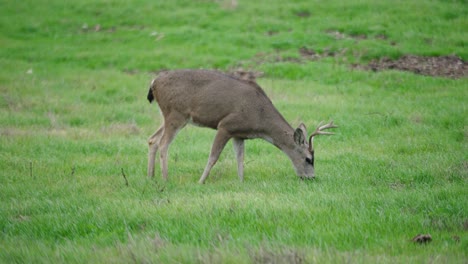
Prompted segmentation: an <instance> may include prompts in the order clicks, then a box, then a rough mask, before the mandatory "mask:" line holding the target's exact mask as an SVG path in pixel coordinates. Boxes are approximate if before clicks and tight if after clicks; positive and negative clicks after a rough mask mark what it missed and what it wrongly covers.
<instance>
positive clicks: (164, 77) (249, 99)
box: [148, 70, 337, 183]
mask: <svg viewBox="0 0 468 264" xmlns="http://www.w3.org/2000/svg"><path fill="white" fill-rule="evenodd" d="M155 98H156V101H157V102H158V105H159V108H160V109H161V112H162V115H163V117H164V123H163V125H162V126H161V127H160V128H159V129H158V130H157V131H156V132H155V133H154V134H153V135H152V136H151V137H150V138H149V140H148V144H149V154H148V176H149V177H153V176H154V163H155V157H156V152H157V151H158V149H159V151H160V161H161V171H162V176H163V178H164V179H167V153H168V148H169V145H170V144H171V142H172V140H173V139H174V138H175V136H176V134H177V132H179V131H180V130H181V129H182V128H183V127H184V126H185V125H186V124H187V123H193V124H195V125H198V126H203V127H209V128H213V129H216V130H217V133H216V137H215V139H214V142H213V146H212V147H211V154H210V157H209V159H208V164H206V167H205V170H204V171H203V174H202V176H201V178H200V181H199V183H204V182H205V180H206V178H207V177H208V174H209V173H210V171H211V168H212V167H213V166H214V165H215V163H216V161H217V160H218V158H219V155H220V154H221V151H222V150H223V149H224V146H225V145H226V143H227V142H228V141H229V140H230V139H231V138H232V139H233V141H234V150H235V152H236V158H237V174H238V176H239V178H240V180H241V181H243V179H244V140H246V139H252V138H263V139H265V140H266V141H268V142H270V143H272V144H273V145H275V146H276V147H278V148H279V149H280V150H282V151H283V152H284V153H285V154H286V155H287V156H288V157H289V159H290V160H291V162H292V164H293V166H294V168H295V170H296V174H297V175H298V176H299V177H300V178H314V148H313V139H314V136H316V135H329V134H332V133H330V132H324V131H323V130H325V129H328V128H335V127H337V126H335V125H334V124H333V122H330V123H328V124H326V125H323V126H321V125H319V126H318V127H317V129H316V130H315V131H314V132H313V133H312V134H311V135H310V137H309V140H308V141H306V139H307V131H306V127H305V125H304V124H300V126H299V127H298V128H297V129H296V130H294V129H293V128H292V127H291V126H290V125H289V124H288V122H286V120H285V119H284V118H283V116H282V115H281V114H280V113H279V112H278V110H276V108H275V107H274V106H273V104H272V102H271V101H270V99H269V98H268V97H267V95H266V94H265V92H264V91H263V90H262V88H260V86H259V85H258V84H257V83H255V82H254V81H251V80H243V79H239V78H237V77H233V76H229V75H226V74H223V73H220V72H216V71H207V70H175V71H165V72H161V73H160V74H159V76H158V77H157V78H156V79H154V80H153V81H152V82H151V85H150V89H149V92H148V100H149V101H150V103H151V102H152V101H153V100H154V99H155Z"/></svg>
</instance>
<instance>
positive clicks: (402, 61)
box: [353, 55, 468, 78]
mask: <svg viewBox="0 0 468 264" xmlns="http://www.w3.org/2000/svg"><path fill="white" fill-rule="evenodd" d="M353 67H354V68H358V69H364V70H372V71H383V70H399V71H409V72H413V73H416V74H421V75H427V76H439V77H448V78H463V77H467V76H468V62H466V61H464V60H462V59H461V58H460V57H458V56H456V55H448V56H434V57H423V56H416V55H404V56H402V57H400V58H399V59H397V60H392V59H389V58H387V57H384V58H380V59H378V60H377V59H376V60H372V61H371V62H369V64H368V65H365V66H362V65H356V64H355V65H353Z"/></svg>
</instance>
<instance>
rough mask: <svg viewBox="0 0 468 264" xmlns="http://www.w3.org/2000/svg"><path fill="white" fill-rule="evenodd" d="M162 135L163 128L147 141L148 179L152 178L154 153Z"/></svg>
mask: <svg viewBox="0 0 468 264" xmlns="http://www.w3.org/2000/svg"><path fill="white" fill-rule="evenodd" d="M163 133H164V126H161V127H160V128H159V129H158V130H157V131H156V132H155V133H154V134H153V135H151V137H150V138H149V139H148V147H149V151H148V177H149V178H153V177H154V163H155V160H156V153H157V152H158V147H159V142H160V140H161V136H162V134H163Z"/></svg>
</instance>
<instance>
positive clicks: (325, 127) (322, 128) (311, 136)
mask: <svg viewBox="0 0 468 264" xmlns="http://www.w3.org/2000/svg"><path fill="white" fill-rule="evenodd" d="M322 123H323V121H321V122H320V123H319V125H318V126H317V128H316V129H315V131H314V132H313V133H312V134H311V135H310V137H309V150H310V152H312V151H314V146H313V141H314V137H315V136H316V135H334V134H335V133H333V132H326V131H322V130H325V129H329V128H337V127H338V126H336V125H335V124H333V121H330V123H328V124H326V125H323V126H322Z"/></svg>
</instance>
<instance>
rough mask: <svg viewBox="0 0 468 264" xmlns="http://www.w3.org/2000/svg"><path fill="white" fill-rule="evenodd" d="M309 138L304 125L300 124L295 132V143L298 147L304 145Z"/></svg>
mask: <svg viewBox="0 0 468 264" xmlns="http://www.w3.org/2000/svg"><path fill="white" fill-rule="evenodd" d="M306 137H307V131H306V127H305V125H304V124H302V123H301V124H300V125H299V127H298V128H296V131H294V142H296V144H298V145H303V144H304V143H305V140H306Z"/></svg>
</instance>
